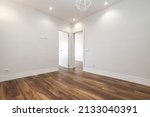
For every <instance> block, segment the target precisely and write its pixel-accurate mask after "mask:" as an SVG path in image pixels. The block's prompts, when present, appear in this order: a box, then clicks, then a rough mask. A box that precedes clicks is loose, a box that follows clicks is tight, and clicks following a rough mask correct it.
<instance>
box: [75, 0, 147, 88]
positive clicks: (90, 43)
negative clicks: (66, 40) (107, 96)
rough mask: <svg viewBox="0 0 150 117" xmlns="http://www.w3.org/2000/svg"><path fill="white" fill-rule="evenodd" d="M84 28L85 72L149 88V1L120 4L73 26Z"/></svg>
mask: <svg viewBox="0 0 150 117" xmlns="http://www.w3.org/2000/svg"><path fill="white" fill-rule="evenodd" d="M84 28H85V50H86V51H85V68H84V70H85V71H89V72H93V73H97V74H102V75H106V76H111V77H115V78H119V79H124V80H128V81H132V82H137V83H141V84H145V85H150V0H122V1H121V2H119V3H117V4H116V5H114V6H111V7H109V8H107V9H106V10H103V11H102V12H99V13H96V14H94V15H92V16H89V17H88V18H86V19H84V20H82V21H81V22H78V23H77V24H75V25H74V26H73V32H75V31H78V30H81V29H84Z"/></svg>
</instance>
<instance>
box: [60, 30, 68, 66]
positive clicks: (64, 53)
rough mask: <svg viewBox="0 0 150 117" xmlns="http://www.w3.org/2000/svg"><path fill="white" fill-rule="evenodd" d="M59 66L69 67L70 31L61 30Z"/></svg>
mask: <svg viewBox="0 0 150 117" xmlns="http://www.w3.org/2000/svg"><path fill="white" fill-rule="evenodd" d="M59 66H61V67H64V68H68V67H69V33H67V32H63V31H59Z"/></svg>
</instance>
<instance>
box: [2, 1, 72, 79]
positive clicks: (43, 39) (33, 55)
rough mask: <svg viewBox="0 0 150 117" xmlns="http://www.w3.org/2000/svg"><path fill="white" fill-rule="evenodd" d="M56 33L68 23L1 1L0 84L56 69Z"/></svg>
mask: <svg viewBox="0 0 150 117" xmlns="http://www.w3.org/2000/svg"><path fill="white" fill-rule="evenodd" d="M58 30H63V31H67V32H70V31H71V30H70V24H68V23H66V22H64V21H61V20H59V19H57V18H54V17H51V16H49V15H47V14H44V13H42V12H40V11H38V10H36V9H32V8H29V7H26V6H21V5H18V4H16V3H14V2H13V3H12V2H10V1H7V0H1V1H0V81H5V80H10V79H15V78H19V77H23V76H30V75H34V74H40V73H45V72H51V71H56V70H58V68H57V66H58V36H59V35H58Z"/></svg>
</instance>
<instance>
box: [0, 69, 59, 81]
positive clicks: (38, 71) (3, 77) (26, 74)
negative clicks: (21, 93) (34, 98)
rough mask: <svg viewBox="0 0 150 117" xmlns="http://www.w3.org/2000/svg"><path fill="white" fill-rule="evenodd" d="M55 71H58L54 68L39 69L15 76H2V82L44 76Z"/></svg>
mask: <svg viewBox="0 0 150 117" xmlns="http://www.w3.org/2000/svg"><path fill="white" fill-rule="evenodd" d="M55 71H58V68H57V67H52V68H47V69H38V70H33V71H27V72H21V73H15V74H8V75H1V76H0V82H3V81H8V80H13V79H18V78H23V77H28V76H34V75H39V74H44V73H49V72H55Z"/></svg>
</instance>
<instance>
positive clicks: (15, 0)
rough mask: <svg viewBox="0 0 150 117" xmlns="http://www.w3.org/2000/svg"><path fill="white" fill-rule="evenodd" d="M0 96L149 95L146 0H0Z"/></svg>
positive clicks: (78, 97) (95, 97)
mask: <svg viewBox="0 0 150 117" xmlns="http://www.w3.org/2000/svg"><path fill="white" fill-rule="evenodd" d="M0 100H150V0H0Z"/></svg>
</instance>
